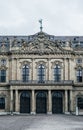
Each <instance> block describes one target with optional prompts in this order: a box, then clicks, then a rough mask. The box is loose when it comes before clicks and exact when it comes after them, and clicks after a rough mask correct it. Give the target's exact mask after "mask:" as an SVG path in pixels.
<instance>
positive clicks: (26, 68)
mask: <svg viewBox="0 0 83 130" xmlns="http://www.w3.org/2000/svg"><path fill="white" fill-rule="evenodd" d="M22 80H23V82H28V81H29V66H28V65H24V66H23V67H22Z"/></svg>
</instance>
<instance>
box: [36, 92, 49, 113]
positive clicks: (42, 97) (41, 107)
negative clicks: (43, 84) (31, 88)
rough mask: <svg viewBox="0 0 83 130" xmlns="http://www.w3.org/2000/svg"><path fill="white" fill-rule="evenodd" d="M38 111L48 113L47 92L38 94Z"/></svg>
mask: <svg viewBox="0 0 83 130" xmlns="http://www.w3.org/2000/svg"><path fill="white" fill-rule="evenodd" d="M36 113H47V98H46V93H45V92H38V93H37V95H36Z"/></svg>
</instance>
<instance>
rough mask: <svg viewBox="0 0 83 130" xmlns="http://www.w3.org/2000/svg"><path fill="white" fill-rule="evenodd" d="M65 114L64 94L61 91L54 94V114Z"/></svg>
mask: <svg viewBox="0 0 83 130" xmlns="http://www.w3.org/2000/svg"><path fill="white" fill-rule="evenodd" d="M62 112H63V94H62V92H61V91H55V92H53V93H52V113H62Z"/></svg>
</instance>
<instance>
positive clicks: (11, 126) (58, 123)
mask: <svg viewBox="0 0 83 130" xmlns="http://www.w3.org/2000/svg"><path fill="white" fill-rule="evenodd" d="M0 130H83V116H72V115H19V116H0Z"/></svg>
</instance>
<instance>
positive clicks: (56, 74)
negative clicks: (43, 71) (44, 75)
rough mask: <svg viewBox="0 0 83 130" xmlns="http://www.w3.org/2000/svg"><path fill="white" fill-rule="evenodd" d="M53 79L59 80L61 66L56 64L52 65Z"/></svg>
mask: <svg viewBox="0 0 83 130" xmlns="http://www.w3.org/2000/svg"><path fill="white" fill-rule="evenodd" d="M54 81H55V82H60V81H61V67H60V66H59V65H56V66H55V67H54Z"/></svg>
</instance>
